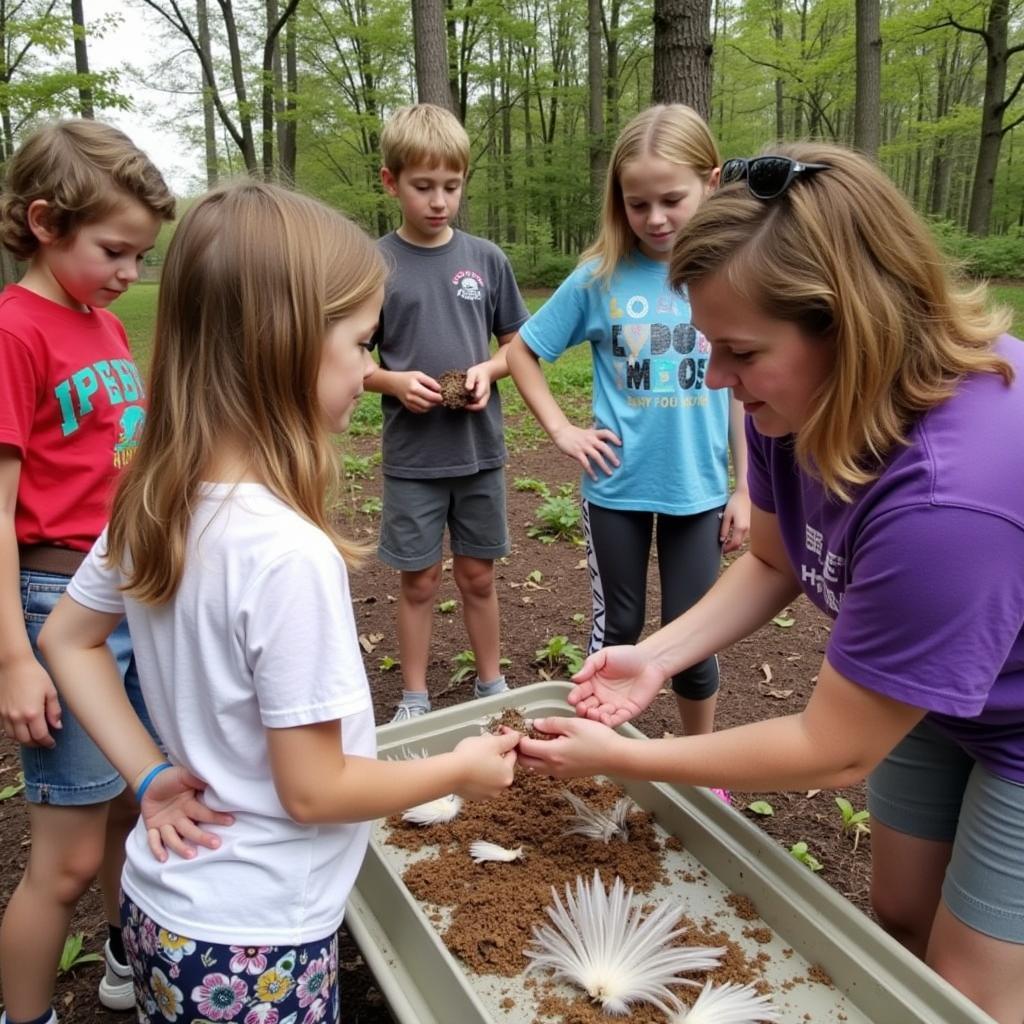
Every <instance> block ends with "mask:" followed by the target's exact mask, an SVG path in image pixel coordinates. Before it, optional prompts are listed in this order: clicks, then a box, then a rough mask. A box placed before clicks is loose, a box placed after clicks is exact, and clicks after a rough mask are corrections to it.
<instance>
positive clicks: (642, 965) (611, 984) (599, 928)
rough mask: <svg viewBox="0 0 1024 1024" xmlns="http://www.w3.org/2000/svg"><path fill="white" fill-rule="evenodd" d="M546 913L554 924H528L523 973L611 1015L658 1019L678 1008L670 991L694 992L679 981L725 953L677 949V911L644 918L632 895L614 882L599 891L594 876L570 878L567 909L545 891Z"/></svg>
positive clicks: (668, 907) (667, 906)
mask: <svg viewBox="0 0 1024 1024" xmlns="http://www.w3.org/2000/svg"><path fill="white" fill-rule="evenodd" d="M551 894H552V896H553V897H554V904H553V905H552V906H549V907H548V908H547V914H548V917H550V918H551V921H552V923H553V925H554V927H552V926H551V925H548V924H541V925H534V927H533V942H534V944H535V945H534V947H533V948H530V949H526V950H524V954H525V955H526V956H527V957H529V958H530V959H531V960H532V961H533V962H532V963H531V964H530V966H529V967H528V968H527V972H529V971H533V970H536V969H538V968H543V967H549V968H551V970H553V971H554V972H555V976H556V977H558V978H561V979H563V980H565V981H568V982H570V983H572V984H574V985H577V986H579V987H580V988H582V989H583V990H584V991H585V992H586V993H587V995H589V996H590V998H591V999H593V1000H594V1002H596V1003H600V1004H601V1009H602V1010H604V1012H605V1013H609V1014H625V1013H628V1012H629V1005H630V1004H631V1003H638V1002H647V1003H651V1004H653V1005H654V1006H656V1007H658V1009H660V1010H661V1011H662V1012H663V1013H666V1014H668V1013H672V1012H673V1010H678V1009H679V1000H678V999H677V998H676V996H675V995H674V994H673V993H672V991H671V990H670V989H669V987H668V986H669V985H679V984H684V985H696V984H697V982H695V981H690V980H688V979H686V978H682V977H680V975H681V974H685V973H688V972H691V971H708V970H713V969H714V968H716V967H717V966H718V964H719V961H720V960H721V958H722V956H723V955H724V954H725V947H720V948H718V949H710V948H707V947H694V946H677V945H673V940H674V939H676V938H678V937H679V936H680V935H682V934H683V931H684V929H682V928H677V927H676V925H677V924H678V923H679V919H680V917H682V913H683V911H682V908H681V907H679V906H674V905H673V904H671V903H662V904H661V905H660V906H658V907H657V908H656V909H655V910H653V911H652V912H651V913H650V914H648V915H647V916H646V917H645V916H644V913H643V909H642V907H641V906H640V904H639V903H634V901H633V890H632V889H629V890H628V891H627V890H626V887H625V885H624V884H623V881H622V879H621V878H619V877H618V876H616V878H615V881H614V883H613V884H612V887H611V890H610V891H609V892H607V893H606V892H605V888H604V885H603V884H602V882H601V876H600V874H599V873H598V872H597V871H595V872H594V878H593V881H592V882H590V884H588V883H586V882H584V880H583V878H582V877H580V876H577V878H576V893H575V895H573V892H572V889H570V887H569V885H568V884H567V885H566V887H565V905H563V904H562V901H561V899H560V898H559V896H558V893H557V892H556V891H555V889H554V888H552V890H551Z"/></svg>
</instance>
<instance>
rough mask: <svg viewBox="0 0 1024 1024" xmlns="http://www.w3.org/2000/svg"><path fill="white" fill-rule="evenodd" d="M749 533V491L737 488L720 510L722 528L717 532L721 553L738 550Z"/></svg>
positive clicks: (725, 553)
mask: <svg viewBox="0 0 1024 1024" xmlns="http://www.w3.org/2000/svg"><path fill="white" fill-rule="evenodd" d="M749 534H750V492H749V491H747V489H746V488H738V489H737V490H735V491H733V492H732V497H730V498H729V500H728V502H726V505H725V510H724V511H723V512H722V529H721V531H720V533H719V534H718V540H719V543H721V545H722V554H724V555H727V554H729V552H730V551H738V550H739V549H740V548H741V547H742V546H743V542H744V541H745V540H746V539H747V537H748V535H749Z"/></svg>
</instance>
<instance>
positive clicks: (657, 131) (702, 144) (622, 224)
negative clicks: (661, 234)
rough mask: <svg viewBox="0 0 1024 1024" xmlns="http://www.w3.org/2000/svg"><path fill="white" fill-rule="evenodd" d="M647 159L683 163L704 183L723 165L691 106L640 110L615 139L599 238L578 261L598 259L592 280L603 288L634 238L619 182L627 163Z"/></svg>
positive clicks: (605, 187) (627, 253) (713, 143)
mask: <svg viewBox="0 0 1024 1024" xmlns="http://www.w3.org/2000/svg"><path fill="white" fill-rule="evenodd" d="M645 156H656V157H660V158H661V159H662V160H667V161H669V163H673V164H684V165H685V166H687V167H690V168H692V170H693V172H694V173H695V174H696V175H697V177H699V178H700V179H701V181H703V182H704V184H705V185H706V184H707V183H708V179H709V178H710V177H711V173H712V172H713V171H714V169H715V168H716V167H718V166H719V164H720V163H721V160H720V159H719V156H718V147H717V146H716V145H715V140H714V138H713V137H712V135H711V129H710V128H708V126H707V124H705V122H704V119H703V118H702V117H701V116H700V114H698V113H697V111H696V110H694V109H693V108H692V107H688V106H686V105H684V104H682V103H667V104H666V103H662V104H659V105H658V106H655V107H648V108H647V109H646V110H642V111H640V113H639V114H637V115H636V117H634V118H632V119H631V120H630V121H629V122H628V123H627V124H626V126H625V127H624V128H623V129H622V131H621V132H620V133H619V137H618V139H616V140H615V147H614V149H612V154H611V158H610V159H609V161H608V175H607V177H606V179H605V186H604V199H603V201H602V203H601V226H600V228H599V229H598V234H597V238H596V239H595V240H594V243H593V244H592V245H591V246H590V247H589V248H587V249H586V250H585V251H584V252H583V254H582V255H581V256H580V263H586V262H587V261H588V260H597V261H598V262H597V267H596V268H595V270H594V277H595V278H596V279H597V280H599V281H601V282H602V283H604V284H607V283H608V280H609V279H610V278H611V276H612V274H613V273H614V271H615V268H616V267H617V266H618V265H619V263H621V262H622V260H624V259H625V258H626V257H627V256H628V255H629V254H630V253H631V252H632V251H633V250H634V249H635V248H636V236H635V235H634V234H633V229H632V228H631V227H630V226H629V218H628V217H627V216H626V203H625V200H624V199H623V198H622V182H621V178H622V168H623V166H624V165H625V164H627V163H629V162H630V161H631V160H639V159H641V158H643V157H645Z"/></svg>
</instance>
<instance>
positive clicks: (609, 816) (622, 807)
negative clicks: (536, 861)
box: [562, 789, 636, 843]
mask: <svg viewBox="0 0 1024 1024" xmlns="http://www.w3.org/2000/svg"><path fill="white" fill-rule="evenodd" d="M562 796H564V797H565V799H566V800H567V801H568V802H569V805H570V806H571V807H572V809H573V811H575V812H576V813H575V814H573V816H572V817H571V818H570V819H569V826H568V828H566V830H565V832H563V833H562V834H563V835H581V836H586V837H587V838H588V839H600V840H601V842H603V843H607V842H608V841H609V840H610V839H611V838H612V836H621V837H622V838H623V839H625V838H626V837H627V836H628V834H629V829H628V827H627V819H628V818H629V815H630V813H631V812H632V811H633V809H634V807H636V804H634V803H633V801H632V800H630V798H629V797H628V796H624V797H622V798H620V799H619V800H616V801H615V806H614V807H613V808H612V809H611V810H610V811H598V810H595V809H594V808H593V807H591V806H590V805H589V804H587V803H584V802H583V801H582V800H581V799H580V798H579V797H578V796H577V795H576V794H575V793H572V792H570V791H569V790H568V789H566V790H563V791H562Z"/></svg>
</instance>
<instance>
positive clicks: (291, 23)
mask: <svg viewBox="0 0 1024 1024" xmlns="http://www.w3.org/2000/svg"><path fill="white" fill-rule="evenodd" d="M284 75H285V102H284V117H283V118H282V121H281V124H280V125H279V128H280V142H279V146H280V150H281V157H280V158H281V177H282V178H283V179H284V180H285V181H286V182H288V183H289V184H291V183H292V182H294V181H295V161H296V159H297V157H298V130H297V129H298V125H297V124H296V123H295V110H296V106H297V104H296V101H295V97H296V96H298V94H299V63H298V53H297V44H296V39H295V18H294V17H291V18H289V19H288V23H287V24H286V25H285V27H284Z"/></svg>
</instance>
